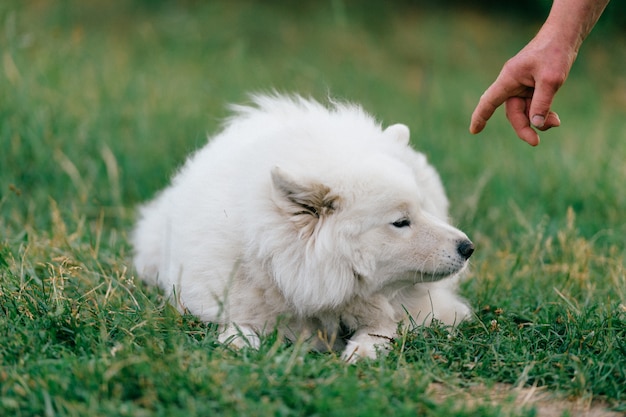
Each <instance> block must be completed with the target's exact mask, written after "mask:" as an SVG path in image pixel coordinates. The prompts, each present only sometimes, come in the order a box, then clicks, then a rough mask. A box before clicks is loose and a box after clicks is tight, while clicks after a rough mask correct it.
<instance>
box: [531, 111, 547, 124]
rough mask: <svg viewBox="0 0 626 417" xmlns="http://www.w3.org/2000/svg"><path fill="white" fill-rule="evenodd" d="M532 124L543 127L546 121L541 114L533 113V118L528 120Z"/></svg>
mask: <svg viewBox="0 0 626 417" xmlns="http://www.w3.org/2000/svg"><path fill="white" fill-rule="evenodd" d="M530 122H531V123H532V124H533V126H535V127H543V124H544V123H545V122H546V119H545V117H543V116H541V115H538V114H536V115H534V116H533V118H532V119H531V121H530Z"/></svg>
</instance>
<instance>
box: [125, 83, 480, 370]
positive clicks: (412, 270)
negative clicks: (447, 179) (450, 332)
mask: <svg viewBox="0 0 626 417" xmlns="http://www.w3.org/2000/svg"><path fill="white" fill-rule="evenodd" d="M253 101H254V106H251V107H246V106H233V110H234V111H235V115H234V116H233V117H232V118H231V119H230V120H228V122H227V123H226V126H225V128H224V130H223V131H222V132H221V133H220V134H218V135H217V136H216V137H214V138H213V139H212V140H210V143H209V144H208V145H206V146H205V147H203V148H202V149H200V150H199V151H198V152H196V153H195V154H194V155H192V156H191V157H190V158H189V159H188V160H187V162H186V163H185V165H184V166H183V168H182V169H181V170H180V172H179V173H178V174H177V175H176V176H175V177H174V179H173V180H172V184H171V185H170V186H169V187H168V188H166V189H165V190H164V191H163V192H162V193H161V194H160V195H159V196H158V197H157V198H156V199H155V200H154V201H152V202H150V203H148V204H147V205H145V206H144V207H142V209H141V212H140V219H139V222H138V224H137V226H136V229H135V231H134V234H133V239H132V240H133V243H134V247H135V266H136V268H137V270H138V272H139V274H140V276H141V277H142V278H143V279H145V280H146V281H148V282H150V283H154V284H157V285H159V286H160V287H161V288H163V289H164V290H165V292H166V293H167V295H169V296H170V298H171V300H172V302H173V303H174V304H175V305H176V306H177V307H178V308H179V310H181V311H188V312H190V313H192V314H194V315H196V316H198V317H199V318H200V319H202V320H204V321H207V322H216V323H219V325H220V332H221V334H220V340H221V341H222V342H229V343H233V344H234V345H236V346H243V345H251V346H258V344H259V339H258V337H259V335H262V334H263V333H265V332H269V331H272V330H274V329H275V328H278V329H279V331H280V334H282V335H284V336H285V337H287V338H289V339H291V340H294V339H298V338H307V339H310V340H311V341H314V342H315V343H316V348H319V349H324V348H329V349H343V357H344V358H345V359H346V360H349V361H353V360H355V359H356V358H358V357H369V358H372V357H375V356H376V352H377V350H379V349H380V348H382V349H384V348H385V346H386V344H387V343H388V341H389V340H390V339H392V338H393V337H394V336H395V335H396V332H397V330H398V324H399V323H401V322H403V321H405V320H406V319H407V313H408V315H409V316H410V317H411V318H412V320H414V321H415V322H417V323H420V324H422V323H423V324H425V325H428V324H429V323H430V322H431V320H432V319H433V318H434V319H438V320H440V321H442V322H443V323H445V324H449V325H453V324H456V323H458V322H460V321H461V320H463V319H465V318H467V317H468V316H469V315H470V309H469V307H468V306H467V304H466V303H465V302H464V301H463V300H462V299H460V298H459V297H458V296H457V295H456V293H455V288H456V282H457V281H458V277H459V273H460V272H461V271H462V270H464V269H465V267H466V265H467V263H468V258H469V257H470V255H471V254H472V252H473V251H474V247H473V245H472V242H471V241H470V240H469V239H468V238H467V236H466V235H465V234H464V233H463V232H461V231H459V230H457V229H456V228H454V227H452V226H450V225H449V224H448V222H447V206H448V202H447V199H446V196H445V194H444V191H443V187H442V185H441V181H440V179H439V176H438V175H437V173H436V171H435V170H434V169H433V168H432V167H431V166H430V165H429V164H428V163H427V161H426V158H425V157H424V156H423V155H422V154H420V153H417V152H415V151H414V150H413V149H412V148H411V147H410V146H409V129H408V128H407V127H406V126H404V125H400V124H397V125H392V126H390V127H388V128H386V129H385V130H382V129H381V127H380V125H379V124H378V123H377V122H376V121H375V120H374V119H373V118H372V117H371V116H370V115H368V114H366V113H365V112H364V111H363V110H362V109H361V108H360V107H359V106H356V105H351V104H337V103H334V104H333V105H331V106H330V107H329V108H327V107H325V106H322V105H321V104H319V103H318V102H315V101H313V100H308V99H304V98H301V97H297V96H295V97H286V96H280V95H274V96H254V97H253ZM346 342H347V343H346Z"/></svg>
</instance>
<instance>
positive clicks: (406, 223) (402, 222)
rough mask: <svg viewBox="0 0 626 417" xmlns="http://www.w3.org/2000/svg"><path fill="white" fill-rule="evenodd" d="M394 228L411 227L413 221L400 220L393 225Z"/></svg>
mask: <svg viewBox="0 0 626 417" xmlns="http://www.w3.org/2000/svg"><path fill="white" fill-rule="evenodd" d="M391 224H392V225H393V226H394V227H398V228H400V227H409V226H410V225H411V220H409V219H400V220H396V221H395V222H393V223H391Z"/></svg>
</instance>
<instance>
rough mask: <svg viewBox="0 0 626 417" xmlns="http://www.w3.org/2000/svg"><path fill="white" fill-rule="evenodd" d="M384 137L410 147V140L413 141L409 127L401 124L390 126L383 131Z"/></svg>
mask: <svg viewBox="0 0 626 417" xmlns="http://www.w3.org/2000/svg"><path fill="white" fill-rule="evenodd" d="M383 135H384V136H385V137H388V138H390V139H392V140H395V141H397V142H398V143H401V144H402V145H408V144H409V140H410V139H411V131H410V130H409V128H408V126H406V125H403V124H401V123H398V124H395V125H391V126H389V127H388V128H387V129H385V130H384V131H383Z"/></svg>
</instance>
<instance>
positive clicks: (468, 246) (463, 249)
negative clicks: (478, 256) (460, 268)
mask: <svg viewBox="0 0 626 417" xmlns="http://www.w3.org/2000/svg"><path fill="white" fill-rule="evenodd" d="M456 250H457V251H458V252H459V255H461V256H462V257H463V258H464V259H465V260H467V259H469V257H470V256H472V253H474V244H473V243H472V242H471V241H470V240H462V241H460V242H459V246H457V248H456Z"/></svg>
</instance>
